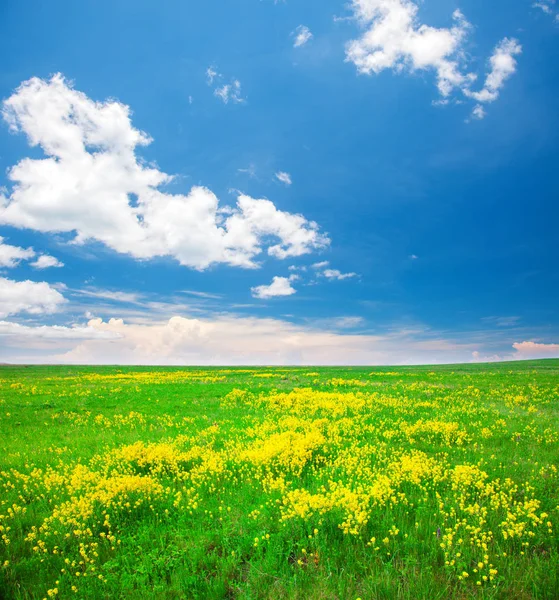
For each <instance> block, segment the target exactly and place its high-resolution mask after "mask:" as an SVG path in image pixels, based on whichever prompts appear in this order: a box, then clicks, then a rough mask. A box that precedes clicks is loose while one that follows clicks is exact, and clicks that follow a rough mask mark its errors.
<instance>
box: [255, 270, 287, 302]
mask: <svg viewBox="0 0 559 600" xmlns="http://www.w3.org/2000/svg"><path fill="white" fill-rule="evenodd" d="M295 277H297V276H296V275H295V276H293V275H292V276H291V277H289V278H288V277H274V278H273V279H272V283H271V284H270V285H259V286H257V287H253V288H251V292H252V296H253V297H254V298H261V299H266V298H274V297H276V296H291V295H292V294H295V293H296V291H297V290H296V289H295V288H293V287H292V286H291V281H293V280H294V278H295Z"/></svg>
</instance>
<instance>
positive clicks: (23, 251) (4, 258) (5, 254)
mask: <svg viewBox="0 0 559 600" xmlns="http://www.w3.org/2000/svg"><path fill="white" fill-rule="evenodd" d="M34 256H35V251H34V250H33V248H20V247H19V246H11V245H10V244H5V243H4V238H3V237H1V236H0V267H7V268H8V269H11V268H13V267H17V265H18V264H19V263H20V262H21V261H22V260H29V259H30V258H33V257H34Z"/></svg>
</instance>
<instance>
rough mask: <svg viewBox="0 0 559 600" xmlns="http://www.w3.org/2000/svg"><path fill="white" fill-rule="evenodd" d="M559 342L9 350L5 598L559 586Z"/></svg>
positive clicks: (0, 415)
mask: <svg viewBox="0 0 559 600" xmlns="http://www.w3.org/2000/svg"><path fill="white" fill-rule="evenodd" d="M558 400H559V361H535V362H530V363H506V364H499V365H471V366H460V365H455V366H447V367H416V368H412V367H405V368H404V367H403V368H394V367H391V368H384V369H383V368H378V369H372V368H368V369H363V368H353V369H325V368H318V369H317V368H309V367H305V368H269V369H229V368H227V369H225V368H224V369H218V368H215V369H177V368H172V369H171V368H169V369H153V368H152V369H149V368H145V369H140V368H108V367H103V368H96V369H94V368H86V367H83V368H71V367H28V368H26V367H6V368H3V369H2V370H0V429H1V431H2V440H1V441H0V450H1V456H0V461H1V462H0V536H1V541H0V597H6V598H17V599H23V598H38V599H42V598H49V597H51V598H52V597H61V598H88V599H92V598H111V599H113V598H203V599H205V598H301V599H302V598H340V599H346V598H348V599H356V598H362V599H363V600H365V599H368V598H370V599H373V598H375V599H377V598H386V599H391V598H412V597H413V598H429V599H431V598H441V599H442V598H471V597H474V598H477V597H479V598H550V599H551V598H557V597H558V596H559V592H558V590H559V576H558V573H559V558H558V545H559V544H558V537H557V533H556V531H557V528H558V510H559V506H558V505H559V493H558V492H559V472H558V465H559V410H558Z"/></svg>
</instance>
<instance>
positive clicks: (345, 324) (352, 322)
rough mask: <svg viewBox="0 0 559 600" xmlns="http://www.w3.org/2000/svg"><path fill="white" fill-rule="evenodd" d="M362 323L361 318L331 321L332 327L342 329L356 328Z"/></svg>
mask: <svg viewBox="0 0 559 600" xmlns="http://www.w3.org/2000/svg"><path fill="white" fill-rule="evenodd" d="M364 321H365V320H364V319H363V317H336V318H334V319H332V323H333V324H334V326H336V327H340V328H342V329H352V328H353V327H358V326H359V325H363V323H364Z"/></svg>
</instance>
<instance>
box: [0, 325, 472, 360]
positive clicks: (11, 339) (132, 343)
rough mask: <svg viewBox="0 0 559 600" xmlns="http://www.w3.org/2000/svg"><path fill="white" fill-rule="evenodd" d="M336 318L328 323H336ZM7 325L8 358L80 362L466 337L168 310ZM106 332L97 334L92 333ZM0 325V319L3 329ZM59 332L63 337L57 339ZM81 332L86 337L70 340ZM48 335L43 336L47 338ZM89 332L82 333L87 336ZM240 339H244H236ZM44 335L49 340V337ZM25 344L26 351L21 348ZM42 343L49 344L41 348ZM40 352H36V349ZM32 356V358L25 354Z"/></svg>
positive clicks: (2, 348) (334, 355) (465, 347)
mask: <svg viewBox="0 0 559 600" xmlns="http://www.w3.org/2000/svg"><path fill="white" fill-rule="evenodd" d="M339 325H340V324H337V325H336V324H333V327H339ZM5 327H8V332H10V333H11V335H6V336H5V337H4V338H3V342H4V343H3V344H0V354H1V355H2V356H4V357H6V359H8V360H9V362H37V361H39V362H69V363H78V364H80V363H81V364H89V363H90V364H148V365H165V364H178V365H185V364H197V365H200V364H206V365H224V364H230V365H247V364H253V365H266V364H270V365H274V364H279V365H285V364H307V365H309V364H315V365H351V364H364V365H373V364H410V363H411V364H413V363H420V362H423V363H430V364H432V363H437V362H460V361H464V360H468V358H469V357H470V356H471V352H472V350H473V348H472V346H471V345H470V344H466V343H454V342H452V341H449V340H446V339H440V338H434V339H428V340H425V339H417V338H415V337H413V336H410V335H409V334H407V333H406V332H394V333H390V334H385V335H363V334H360V335H356V334H345V333H338V332H336V331H332V330H331V328H327V329H325V330H324V329H323V330H321V329H317V328H314V327H310V326H300V325H295V324H293V323H289V322H287V321H282V320H278V319H265V318H260V319H257V318H242V317H231V316H220V317H218V318H215V319H195V318H184V317H173V318H171V319H169V320H168V321H163V322H157V321H154V320H153V318H152V319H151V320H150V319H145V320H144V322H142V323H127V322H124V321H123V320H121V319H110V320H109V321H108V322H107V321H102V320H101V319H92V320H90V321H89V322H88V323H87V326H80V328H81V329H80V330H79V331H76V332H72V331H66V330H65V329H70V328H63V330H62V331H60V332H59V333H57V332H56V330H53V329H46V328H42V327H35V328H33V327H28V328H26V329H25V330H24V331H23V332H21V335H20V336H19V337H18V336H17V335H16V333H17V326H14V325H13V324H11V325H9V326H5ZM91 330H94V331H95V332H97V333H100V334H105V335H107V339H98V338H97V339H96V338H95V335H96V334H93V333H92V332H91ZM1 331H2V327H1V326H0V332H1ZM56 335H59V336H60V339H59V340H57V339H55V336H56ZM80 335H83V337H84V339H83V340H74V341H73V340H72V339H70V338H71V336H75V337H76V338H77V337H79V336H80ZM47 336H50V339H49V340H46V341H45V337H47ZM86 336H87V338H86ZM109 336H111V337H109ZM239 340H242V344H241V343H239ZM47 342H48V344H47ZM21 348H23V352H24V354H22V352H21V351H20V349H21ZM45 348H46V349H45ZM39 351H40V354H38V352H39ZM30 359H32V360H30Z"/></svg>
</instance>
